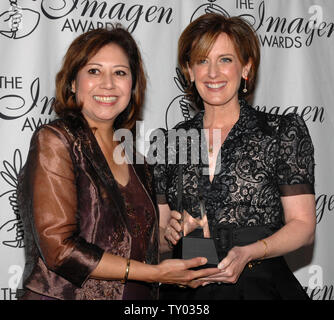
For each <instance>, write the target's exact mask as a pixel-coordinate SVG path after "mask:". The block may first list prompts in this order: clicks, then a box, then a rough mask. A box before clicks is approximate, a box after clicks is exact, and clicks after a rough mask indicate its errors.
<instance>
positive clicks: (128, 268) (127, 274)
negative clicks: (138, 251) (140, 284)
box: [121, 259, 130, 284]
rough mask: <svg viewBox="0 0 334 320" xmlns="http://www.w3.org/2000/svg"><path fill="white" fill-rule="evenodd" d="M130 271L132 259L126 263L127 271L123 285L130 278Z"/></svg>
mask: <svg viewBox="0 0 334 320" xmlns="http://www.w3.org/2000/svg"><path fill="white" fill-rule="evenodd" d="M129 270H130V259H127V261H126V269H125V274H124V278H123V280H121V283H123V284H124V283H126V282H127V281H128V276H129Z"/></svg>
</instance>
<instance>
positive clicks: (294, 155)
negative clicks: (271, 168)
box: [277, 114, 315, 196]
mask: <svg viewBox="0 0 334 320" xmlns="http://www.w3.org/2000/svg"><path fill="white" fill-rule="evenodd" d="M277 174H278V184H279V188H280V193H281V196H292V195H298V194H314V193H315V192H314V147H313V144H312V140H311V137H310V134H309V131H308V129H307V126H306V124H305V122H304V121H303V119H302V118H301V117H299V116H298V115H296V114H288V115H287V116H283V117H282V121H281V124H280V143H279V154H278V167H277Z"/></svg>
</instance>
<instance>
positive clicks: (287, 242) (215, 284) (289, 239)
mask: <svg viewBox="0 0 334 320" xmlns="http://www.w3.org/2000/svg"><path fill="white" fill-rule="evenodd" d="M178 44H179V47H178V48H179V49H178V50H179V51H178V60H179V65H180V67H181V69H182V71H183V74H184V76H185V78H186V79H187V81H188V84H189V85H188V88H187V94H188V99H190V100H191V101H193V103H194V105H195V106H196V107H197V108H198V109H199V110H200V111H199V112H198V113H197V114H196V115H195V116H194V118H193V119H191V120H189V121H186V122H183V123H180V124H178V125H177V126H176V127H175V128H174V129H173V130H176V131H177V130H183V131H185V132H187V131H190V130H192V132H194V130H195V131H196V130H197V132H198V136H199V137H200V138H199V139H197V140H196V141H200V142H201V145H200V150H201V153H200V160H199V162H198V163H191V158H190V157H188V158H187V162H186V163H185V164H183V165H182V169H181V171H180V170H179V168H180V165H179V164H178V163H176V164H172V163H171V161H166V163H163V162H162V163H160V164H159V163H158V164H157V165H156V166H155V169H154V173H155V178H156V179H155V180H156V193H157V199H158V203H159V209H160V226H161V228H163V229H165V233H164V238H165V240H166V241H165V242H164V245H163V247H164V249H165V250H166V251H167V250H171V249H172V247H173V245H176V244H177V243H178V241H179V240H180V231H181V230H183V233H184V235H186V233H187V234H190V233H191V232H192V230H194V229H195V228H197V227H198V226H201V227H202V228H203V234H204V237H212V238H213V240H214V241H215V244H216V249H217V253H218V258H219V260H218V268H219V269H220V270H221V272H220V273H219V274H215V275H213V276H210V277H207V278H206V279H205V280H206V283H205V286H204V287H198V288H196V289H191V288H187V289H183V290H182V289H177V288H172V287H170V288H169V289H167V290H166V291H165V298H170V297H171V296H169V295H168V294H169V292H171V293H172V298H173V299H176V298H177V297H178V298H179V299H307V298H308V296H307V294H306V293H305V291H304V290H303V288H302V286H301V285H300V284H299V282H298V281H297V279H296V278H295V277H294V275H293V273H292V272H291V271H290V269H289V268H288V266H287V264H286V262H285V261H284V258H283V255H285V254H287V253H288V252H291V251H294V250H296V249H298V248H300V247H302V246H304V245H308V244H311V243H312V242H313V240H314V233H315V225H316V223H315V199H314V156H313V153H314V150H313V145H312V141H311V138H310V135H309V132H308V130H307V127H306V125H305V123H304V121H303V120H302V119H301V118H300V117H299V116H298V115H296V114H288V115H285V116H280V115H271V114H266V113H264V112H260V111H256V110H255V109H253V108H252V107H250V106H249V105H248V104H247V102H246V99H248V98H249V97H250V96H251V94H252V93H253V91H254V88H255V82H256V75H257V69H258V66H259V61H260V48H259V41H258V38H257V35H256V33H255V32H254V30H253V29H252V27H251V26H250V25H249V24H248V23H247V22H246V21H245V20H243V19H242V18H240V17H230V18H228V17H225V16H223V15H219V14H205V15H203V16H201V17H199V18H197V19H196V20H195V21H193V22H191V23H190V24H189V25H188V26H187V27H186V29H185V30H184V31H183V33H182V34H181V36H180V39H179V43H178ZM169 137H171V134H169V133H168V132H167V133H166V134H165V140H166V141H167V146H168V148H166V152H167V151H168V154H169V155H173V156H175V154H176V155H177V154H178V155H179V156H180V153H181V152H183V151H184V152H188V153H189V150H190V149H191V147H192V145H187V148H186V149H182V148H181V147H178V145H177V144H176V145H175V150H171V149H172V147H173V146H172V145H170V143H169V142H168V139H169ZM202 137H204V138H203V139H202ZM176 158H177V156H176ZM183 158H184V157H183ZM180 172H181V173H180ZM180 190H181V191H180ZM180 199H181V200H180ZM180 203H181V205H180ZM203 211H204V215H203ZM203 217H205V219H204V218H203ZM185 231H186V232H185ZM167 287H168V286H167ZM175 290H177V293H176V292H175Z"/></svg>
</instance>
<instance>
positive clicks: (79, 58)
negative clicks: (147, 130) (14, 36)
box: [53, 26, 146, 129]
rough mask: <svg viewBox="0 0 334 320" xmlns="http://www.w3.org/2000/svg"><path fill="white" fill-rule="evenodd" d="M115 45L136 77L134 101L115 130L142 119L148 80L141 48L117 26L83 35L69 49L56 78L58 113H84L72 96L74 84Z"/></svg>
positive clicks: (118, 120)
mask: <svg viewBox="0 0 334 320" xmlns="http://www.w3.org/2000/svg"><path fill="white" fill-rule="evenodd" d="M110 43H114V44H117V45H118V46H120V47H121V48H122V49H123V51H124V53H125V54H126V55H127V57H128V60H129V64H130V70H131V74H132V92H131V99H130V102H129V105H128V106H127V108H126V109H125V110H124V111H123V112H122V113H121V114H120V115H118V117H117V118H116V120H115V123H114V128H115V129H119V128H126V129H132V128H133V127H134V125H135V123H136V121H137V120H138V119H139V118H140V115H141V110H142V106H143V103H144V99H145V89H146V77H145V73H144V67H143V62H142V58H141V54H140V51H139V49H138V46H137V44H136V42H135V40H134V39H133V37H132V36H131V34H130V33H129V32H128V31H126V30H125V29H124V28H122V27H120V26H117V27H115V28H114V29H112V30H109V29H103V28H101V29H95V30H91V31H88V32H86V33H83V34H81V35H80V36H78V37H77V38H76V39H74V40H73V42H72V43H71V45H70V46H69V48H68V50H67V52H66V54H65V56H64V59H63V64H62V67H61V69H60V71H59V72H58V73H57V76H56V99H55V103H54V104H53V108H54V110H55V112H56V113H57V114H58V115H59V116H64V114H66V112H68V111H70V110H71V111H80V110H81V108H82V106H81V105H79V104H78V103H77V101H76V99H75V96H74V94H73V93H72V82H73V81H74V80H75V78H76V76H77V74H78V72H79V71H80V70H81V69H82V68H83V67H84V66H85V65H86V63H87V61H88V60H89V59H90V58H92V57H93V56H94V55H95V54H96V53H97V52H98V51H99V50H100V49H101V48H102V47H104V46H106V45H108V44H110Z"/></svg>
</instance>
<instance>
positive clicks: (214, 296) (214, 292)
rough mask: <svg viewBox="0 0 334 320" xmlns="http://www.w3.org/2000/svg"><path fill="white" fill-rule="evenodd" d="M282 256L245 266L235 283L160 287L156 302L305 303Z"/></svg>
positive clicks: (306, 296)
mask: <svg viewBox="0 0 334 320" xmlns="http://www.w3.org/2000/svg"><path fill="white" fill-rule="evenodd" d="M309 299H310V298H309V296H308V295H307V293H306V291H305V290H304V289H303V287H302V286H301V284H300V283H299V282H298V280H297V279H296V277H295V276H294V274H293V273H292V271H291V270H290V269H289V267H288V265H287V263H286V261H285V260H284V258H283V257H277V258H271V259H266V260H262V261H259V262H255V263H253V264H252V267H249V266H248V265H246V267H245V269H244V270H243V272H242V273H241V275H240V277H239V279H238V281H237V283H235V284H225V283H222V284H209V285H206V286H204V287H199V288H197V289H192V288H185V289H182V288H179V287H177V286H172V285H162V286H161V287H160V300H309Z"/></svg>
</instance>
